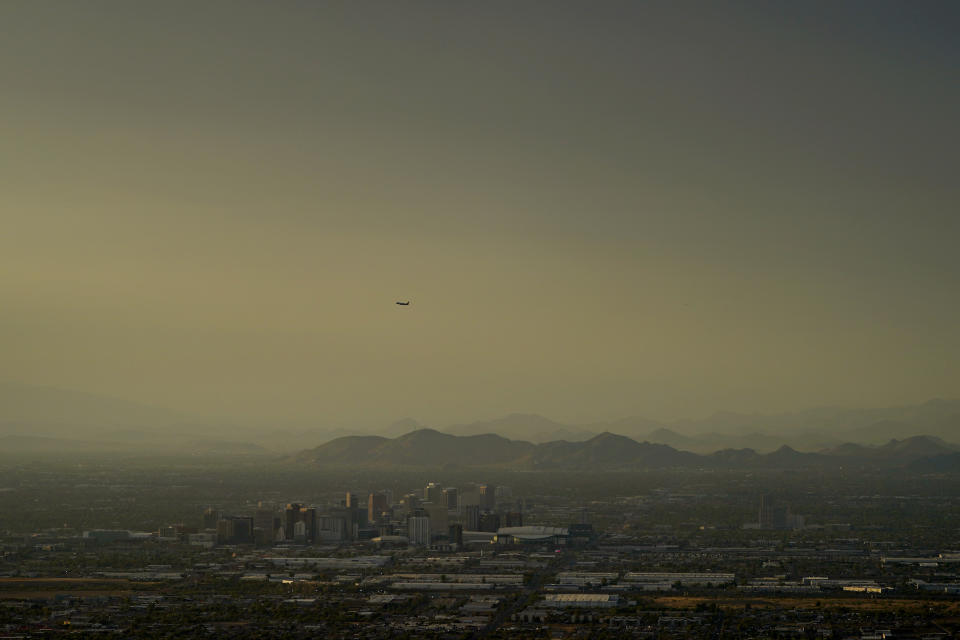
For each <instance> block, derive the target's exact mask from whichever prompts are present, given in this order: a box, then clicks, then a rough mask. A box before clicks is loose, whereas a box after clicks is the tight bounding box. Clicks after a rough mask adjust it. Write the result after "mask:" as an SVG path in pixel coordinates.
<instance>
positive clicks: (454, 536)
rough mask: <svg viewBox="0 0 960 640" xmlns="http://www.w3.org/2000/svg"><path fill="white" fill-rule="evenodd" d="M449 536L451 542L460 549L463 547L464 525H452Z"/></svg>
mask: <svg viewBox="0 0 960 640" xmlns="http://www.w3.org/2000/svg"><path fill="white" fill-rule="evenodd" d="M447 535H448V536H449V538H450V542H452V543H453V544H455V545H457V546H458V547H462V546H463V525H462V524H452V525H450V527H449V528H448V533H447Z"/></svg>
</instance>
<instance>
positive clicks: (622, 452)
mask: <svg viewBox="0 0 960 640" xmlns="http://www.w3.org/2000/svg"><path fill="white" fill-rule="evenodd" d="M855 447H857V445H855ZM958 451H960V446H955V445H949V444H947V443H945V442H943V441H942V440H940V439H938V438H933V437H929V436H915V437H913V438H907V439H906V440H892V441H890V442H889V443H887V444H886V445H884V446H882V447H860V448H851V447H847V446H841V447H838V448H837V449H835V450H827V451H823V452H808V453H804V452H800V451H796V450H795V449H792V448H791V447H789V446H786V445H784V446H782V447H780V448H779V449H777V450H776V451H774V452H772V453H768V454H760V453H757V452H756V451H754V450H752V449H740V450H736V449H727V450H723V451H718V452H716V453H713V454H710V455H700V454H696V453H691V452H689V451H680V450H677V449H675V448H673V447H670V446H668V445H664V444H654V443H650V442H637V441H636V440H633V439H632V438H628V437H626V436H622V435H617V434H613V433H609V432H605V433H601V434H599V435H597V436H594V437H593V438H590V439H589V440H586V441H583V442H569V441H566V440H558V441H554V442H546V443H542V444H533V443H531V442H527V441H524V440H509V439H507V438H504V437H502V436H498V435H495V434H484V435H474V436H455V435H451V434H448V433H441V432H439V431H436V430H434V429H419V430H417V431H412V432H410V433H407V434H404V435H402V436H399V437H397V438H383V437H380V436H346V437H343V438H337V439H336V440H333V441H331V442H328V443H326V444H323V445H320V446H319V447H315V448H313V449H307V450H305V451H302V452H300V453H299V454H297V455H296V456H293V459H294V460H295V461H297V462H300V463H306V464H312V465H317V466H320V467H324V468H335V467H352V468H377V469H391V468H441V467H446V466H450V465H453V466H457V467H474V468H484V467H497V468H512V469H518V470H578V471H585V470H594V471H596V470H643V469H665V468H688V469H734V468H756V469H763V468H770V469H805V468H840V467H857V466H865V465H870V466H873V467H876V466H882V467H889V468H891V469H893V468H906V467H910V468H911V469H913V467H912V466H910V465H914V464H915V463H917V461H918V460H924V459H930V458H932V457H939V456H946V455H953V454H956V453H957V452H958Z"/></svg>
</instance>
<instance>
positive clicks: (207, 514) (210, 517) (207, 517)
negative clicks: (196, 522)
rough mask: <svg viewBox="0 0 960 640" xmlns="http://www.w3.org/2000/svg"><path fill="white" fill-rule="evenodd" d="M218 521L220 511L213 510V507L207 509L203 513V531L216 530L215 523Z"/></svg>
mask: <svg viewBox="0 0 960 640" xmlns="http://www.w3.org/2000/svg"><path fill="white" fill-rule="evenodd" d="M219 519H220V511H218V510H217V509H214V508H213V507H208V508H207V509H206V510H205V511H204V512H203V521H202V523H201V524H203V528H204V529H216V528H217V521H218V520H219Z"/></svg>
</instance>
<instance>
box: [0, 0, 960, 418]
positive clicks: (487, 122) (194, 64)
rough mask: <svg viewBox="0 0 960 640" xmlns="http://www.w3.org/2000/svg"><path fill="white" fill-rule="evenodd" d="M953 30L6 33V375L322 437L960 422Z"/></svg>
mask: <svg viewBox="0 0 960 640" xmlns="http://www.w3.org/2000/svg"><path fill="white" fill-rule="evenodd" d="M958 29H960V8H958V5H957V4H956V3H953V2H935V1H931V2H922V3H920V2H885V1H882V0H872V1H870V2H866V1H864V2H835V1H825V2H816V1H814V2H803V3H788V2H730V3H717V2H705V3H699V2H686V1H681V2H676V1H670V2H651V3H647V2H639V1H636V2H590V3H587V2H565V1H551V2H534V1H531V2H522V3H518V2H456V1H454V2H439V1H438V2H404V3H398V2H366V1H365V2H354V1H351V2H305V1H303V2H301V1H293V0H288V1H283V0H278V1H275V2H243V1H240V0H231V1H229V2H226V1H223V2H219V1H216V0H210V1H206V2H193V1H190V2H178V1H173V0H164V1H163V2H126V1H116V2H107V1H103V0H91V1H89V2H73V1H55V0H49V1H43V2H34V1H27V0H23V1H16V0H14V1H11V2H3V3H0V141H2V143H0V229H2V230H3V231H2V233H0V353H2V357H0V379H5V380H9V381H16V382H18V383H26V384H36V385H46V386H55V387H62V388H68V389H78V390H83V391H88V392H93V393H101V394H106V395H111V396H115V397H119V398H124V399H128V400H135V401H138V402H146V403H150V404H154V405H158V406H166V407H171V408H177V409H180V410H184V411H189V412H193V413H196V414H202V415H215V416H225V417H231V418H236V419H254V420H266V421H270V420H275V421H285V420H308V421H317V422H318V423H324V424H328V423H329V424H332V423H350V424H374V423H378V422H383V421H392V420H394V419H397V418H400V417H403V416H412V417H415V418H417V419H419V420H422V421H424V422H426V423H428V424H442V423H449V422H455V421H465V420H474V419H484V418H490V417H494V416H497V415H500V414H503V413H507V412H513V411H520V412H537V413H542V414H544V415H548V416H550V417H552V418H554V419H559V420H566V421H572V422H587V421H592V420H606V419H615V418H618V417H623V416H627V415H643V416H649V417H654V418H666V419H669V418H677V417H694V416H700V415H706V414H709V413H711V412H713V411H718V410H738V411H783V410H791V409H798V408H803V407H810V406H818V405H832V404H840V405H845V406H889V405H895V404H899V403H909V402H921V401H924V400H926V399H929V398H933V397H957V396H960V389H958V387H960V330H958V329H957V327H958V326H960V296H958V295H957V292H958V291H960V251H958V249H957V246H958V242H957V239H958V237H960V220H958V213H960V212H958V208H957V203H958V202H960V180H958V175H960V173H958V170H957V169H958V161H957V149H958V143H960V125H958V118H957V114H958V113H960V82H958V75H960V74H958V69H960V41H958V39H957V38H956V33H957V32H958ZM397 300H410V301H411V304H410V306H408V307H400V306H397V305H395V304H394V303H395V301H397Z"/></svg>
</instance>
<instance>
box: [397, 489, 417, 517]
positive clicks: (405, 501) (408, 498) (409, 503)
mask: <svg viewBox="0 0 960 640" xmlns="http://www.w3.org/2000/svg"><path fill="white" fill-rule="evenodd" d="M400 504H402V505H403V506H404V508H405V509H406V510H407V511H408V512H411V513H412V512H413V510H414V509H416V508H417V507H419V506H420V496H418V495H417V494H415V493H408V494H406V495H405V496H403V497H402V498H400Z"/></svg>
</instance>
